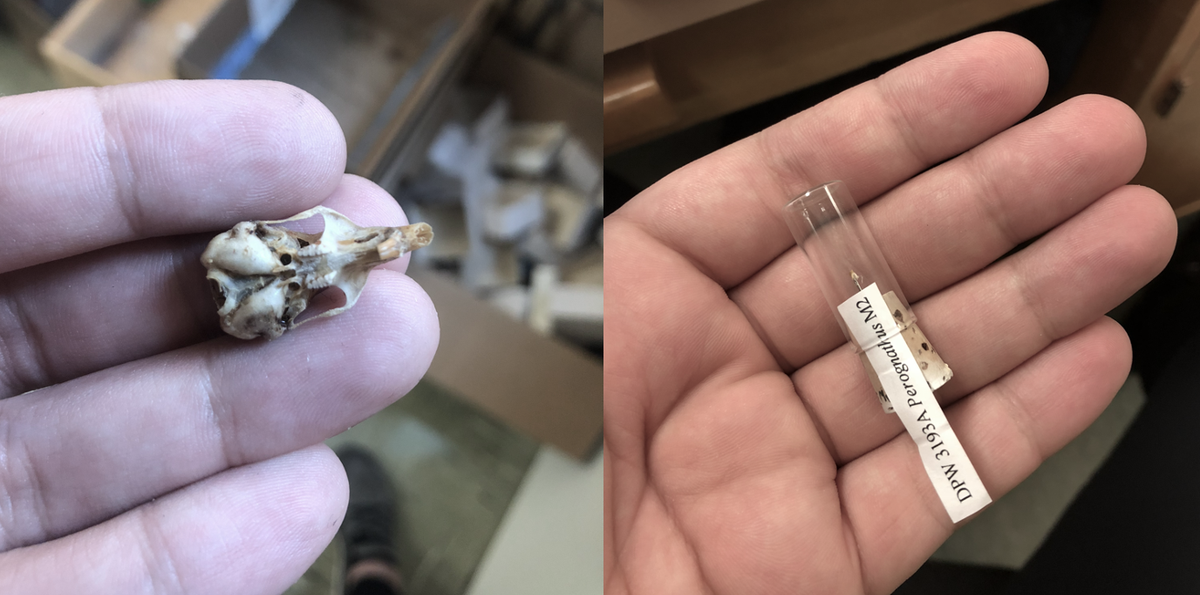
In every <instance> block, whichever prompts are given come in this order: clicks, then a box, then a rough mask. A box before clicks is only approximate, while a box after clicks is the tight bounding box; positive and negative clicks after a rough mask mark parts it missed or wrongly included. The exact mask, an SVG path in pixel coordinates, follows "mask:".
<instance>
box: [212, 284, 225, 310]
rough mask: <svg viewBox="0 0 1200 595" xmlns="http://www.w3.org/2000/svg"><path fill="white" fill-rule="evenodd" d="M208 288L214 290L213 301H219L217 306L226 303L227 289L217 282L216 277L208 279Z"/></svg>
mask: <svg viewBox="0 0 1200 595" xmlns="http://www.w3.org/2000/svg"><path fill="white" fill-rule="evenodd" d="M208 288H209V289H210V290H211V291H212V296H213V301H214V302H217V306H218V307H220V306H224V305H225V290H224V289H223V288H222V287H221V284H220V283H217V280H216V279H209V280H208Z"/></svg>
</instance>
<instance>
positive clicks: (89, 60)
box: [41, 0, 221, 87]
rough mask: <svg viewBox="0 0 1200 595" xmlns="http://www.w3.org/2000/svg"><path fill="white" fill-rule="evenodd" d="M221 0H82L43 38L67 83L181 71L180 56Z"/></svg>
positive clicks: (168, 75)
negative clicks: (150, 1) (144, 0)
mask: <svg viewBox="0 0 1200 595" xmlns="http://www.w3.org/2000/svg"><path fill="white" fill-rule="evenodd" d="M220 3H221V0H160V1H159V2H156V3H154V4H153V5H151V6H145V5H144V4H143V3H142V2H140V1H139V0H80V1H79V2H77V3H76V4H75V5H74V6H73V7H72V8H71V10H70V11H68V12H67V14H66V15H65V16H64V17H63V19H62V20H61V21H59V23H58V24H57V25H56V26H55V27H54V29H52V30H51V31H50V34H49V35H47V36H46V37H45V38H44V39H43V40H42V43H41V51H42V56H43V57H44V58H45V59H46V64H47V65H48V66H49V67H50V71H51V72H52V73H53V74H54V76H55V78H56V79H58V81H59V83H61V84H62V85H63V86H65V87H81V86H92V85H115V84H118V83H132V82H139V81H151V80H158V79H170V78H176V77H177V76H178V74H177V72H176V70H175V61H176V59H177V58H178V56H179V54H180V52H182V51H183V48H184V47H186V46H187V44H188V43H189V42H190V41H191V40H192V38H193V37H194V36H195V35H196V32H197V31H198V30H199V29H200V28H201V27H203V26H204V24H205V22H206V21H207V19H208V17H209V15H211V14H212V13H213V11H214V10H216V8H217V7H218V6H220Z"/></svg>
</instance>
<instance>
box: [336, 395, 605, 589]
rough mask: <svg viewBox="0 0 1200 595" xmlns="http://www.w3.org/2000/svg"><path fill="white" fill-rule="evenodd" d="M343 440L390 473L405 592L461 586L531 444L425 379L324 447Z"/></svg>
mask: <svg viewBox="0 0 1200 595" xmlns="http://www.w3.org/2000/svg"><path fill="white" fill-rule="evenodd" d="M347 442H357V443H359V444H362V445H364V446H366V447H368V448H370V449H371V450H372V451H373V452H375V453H376V454H377V455H378V456H379V458H380V460H381V461H382V463H383V464H384V467H386V468H387V469H388V471H390V472H391V476H392V478H393V481H395V483H396V488H397V492H398V495H399V509H400V515H399V518H400V527H399V535H398V544H399V550H400V551H399V555H400V570H401V572H402V573H403V574H404V576H405V580H406V582H407V584H408V588H409V592H410V593H413V594H418V593H419V594H429V595H457V594H460V593H463V592H465V591H466V588H467V584H468V582H469V581H470V580H471V577H472V576H473V574H474V572H475V568H476V566H478V565H479V561H480V559H481V558H482V557H483V553H484V551H485V550H486V549H487V546H488V543H489V542H490V541H491V539H492V535H493V534H494V533H495V532H496V528H497V527H498V526H499V525H500V522H501V519H503V518H504V515H505V511H507V510H508V507H509V503H510V502H511V501H512V499H513V495H514V494H515V493H516V492H517V488H518V487H519V486H520V485H521V480H522V478H524V477H525V472H526V470H527V469H529V465H530V463H531V462H532V461H533V460H534V457H535V455H537V454H538V448H539V446H538V444H537V443H536V442H534V441H533V439H531V438H528V437H526V436H523V435H521V434H518V433H516V432H515V431H513V430H511V429H509V428H508V427H507V426H505V425H503V424H501V423H499V422H497V421H495V420H493V419H492V418H490V417H487V416H486V415H484V414H483V413H481V412H479V411H478V410H476V409H475V408H473V407H471V406H470V405H467V404H466V403H464V402H462V401H459V400H458V399H456V398H454V397H453V396H451V395H449V394H447V393H446V392H445V391H443V390H441V389H439V388H438V387H437V386H434V385H432V384H430V383H427V382H422V383H421V384H419V385H417V388H415V389H413V391H412V392H411V393H409V394H408V395H407V396H405V397H404V398H402V399H400V400H399V401H397V402H396V403H395V404H393V405H392V406H390V407H388V408H387V409H384V410H383V411H381V412H379V413H377V414H375V415H374V416H372V417H370V418H369V419H367V420H366V421H364V422H362V423H361V424H359V425H357V426H355V427H354V428H352V429H350V430H348V431H346V432H344V433H343V434H341V435H339V436H336V437H334V438H332V439H330V440H329V441H328V444H329V445H330V446H333V447H335V448H336V447H337V445H339V444H343V443H347ZM572 464H573V463H572ZM598 526H599V524H598V523H597V527H598Z"/></svg>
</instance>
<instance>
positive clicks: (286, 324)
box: [200, 207, 433, 339]
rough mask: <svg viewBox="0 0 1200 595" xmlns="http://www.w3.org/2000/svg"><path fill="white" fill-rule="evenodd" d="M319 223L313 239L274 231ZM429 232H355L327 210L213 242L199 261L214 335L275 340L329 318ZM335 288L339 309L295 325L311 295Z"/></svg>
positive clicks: (236, 230) (247, 227)
mask: <svg viewBox="0 0 1200 595" xmlns="http://www.w3.org/2000/svg"><path fill="white" fill-rule="evenodd" d="M314 216H319V217H321V218H323V219H324V222H325V229H324V230H323V231H322V232H320V233H313V234H309V233H302V232H298V231H292V230H290V229H286V228H284V227H280V226H279V224H281V223H287V222H290V221H302V220H304V219H308V218H310V217H314ZM432 239H433V230H432V229H430V227H429V225H428V224H425V223H414V224H412V225H405V226H403V227H359V226H357V225H355V224H354V223H353V222H352V221H350V220H349V219H347V218H346V217H345V216H343V215H342V214H340V213H338V212H337V211H334V210H332V209H329V208H326V207H316V208H313V209H309V210H307V211H305V212H303V213H300V214H299V215H296V216H295V217H290V218H288V219H281V220H279V221H243V222H241V223H238V224H237V225H235V226H234V227H233V229H231V230H229V231H227V232H225V233H222V234H221V235H218V236H217V237H215V238H213V240H212V241H211V242H209V244H208V248H207V249H206V250H205V251H204V254H203V256H201V257H200V259H201V262H203V264H204V267H205V268H207V269H208V280H209V284H210V285H211V286H212V290H213V297H214V298H215V299H216V301H217V306H218V308H219V309H218V311H217V314H218V315H219V316H220V317H221V328H222V329H224V330H225V332H227V333H229V334H231V335H233V336H235V337H238V338H241V339H254V338H257V337H267V338H268V339H274V338H276V337H278V336H280V335H282V334H283V333H284V331H286V330H288V329H291V328H294V327H296V326H299V325H300V324H303V323H304V322H307V321H308V320H311V319H313V318H322V317H325V316H334V315H336V314H340V313H342V312H344V311H346V310H348V309H349V308H350V307H351V306H353V305H354V303H355V302H356V301H357V300H358V296H359V294H361V293H362V290H363V286H364V285H366V283H367V274H368V273H369V272H370V271H371V269H372V268H374V267H375V266H376V265H379V264H382V263H384V262H387V261H389V260H394V259H396V258H399V257H400V256H401V255H402V254H404V253H405V252H410V251H412V250H416V249H417V248H420V247H422V246H425V245H428V244H429V242H430V241H431V240H432ZM327 287H337V288H338V289H340V290H342V292H343V293H344V294H345V295H346V304H345V305H344V306H341V307H339V308H334V309H332V310H329V311H327V312H322V313H321V314H319V315H317V316H314V317H311V318H308V319H307V320H301V321H299V322H297V320H296V319H297V317H299V316H300V313H301V312H303V311H304V310H305V309H306V308H307V307H308V305H309V300H311V299H312V297H313V295H315V294H316V293H317V292H319V291H320V290H322V289H325V288H327Z"/></svg>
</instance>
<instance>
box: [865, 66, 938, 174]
mask: <svg viewBox="0 0 1200 595" xmlns="http://www.w3.org/2000/svg"><path fill="white" fill-rule="evenodd" d="M873 82H874V84H873V85H872V86H873V87H875V92H876V94H877V95H879V98H880V100H882V101H883V103H884V104H886V105H887V106H888V108H889V109H888V110H887V113H888V114H889V118H888V119H889V120H891V124H892V127H893V128H894V129H895V130H896V131H897V132H898V133H899V135H900V140H901V141H903V143H904V147H905V148H906V149H907V150H908V154H909V155H912V156H913V158H914V159H916V161H917V163H920V164H926V165H927V164H932V163H935V162H936V160H935V159H933V158H932V157H930V155H929V152H928V151H926V150H925V147H923V146H921V142H920V141H918V140H917V135H916V134H914V129H915V127H914V126H913V122H912V118H910V117H909V115H908V113H906V112H905V111H904V108H903V107H901V105H900V103H899V102H897V101H896V98H895V96H894V95H893V94H892V91H891V88H890V86H888V85H885V84H883V83H882V82H880V81H879V80H878V79H876V80H875V81H873Z"/></svg>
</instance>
